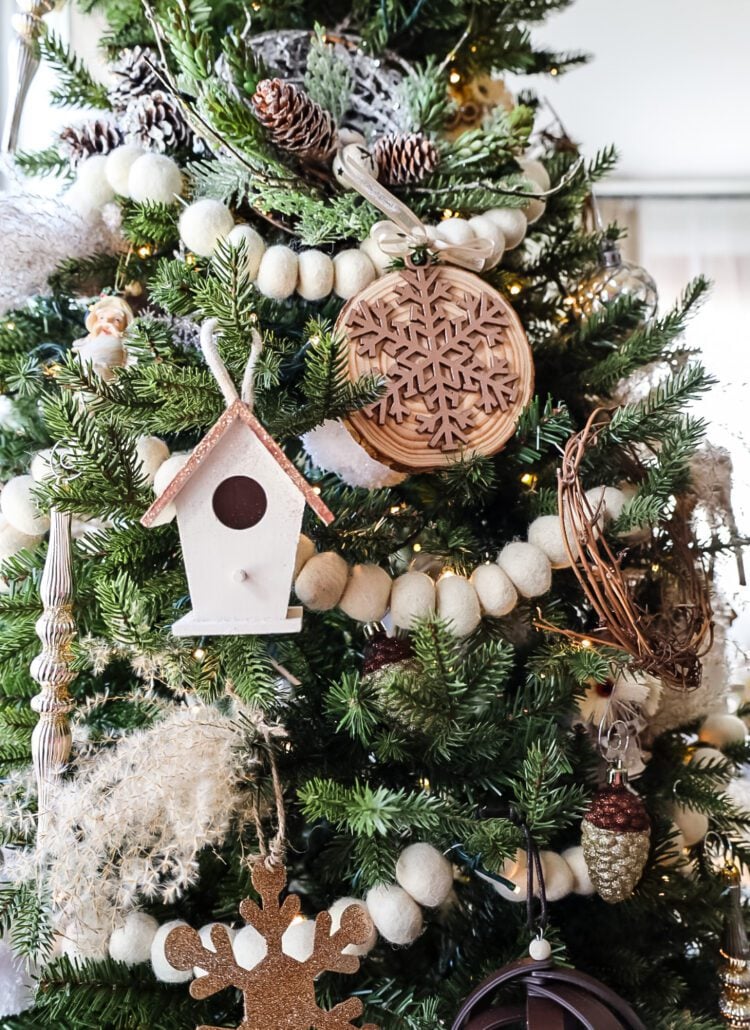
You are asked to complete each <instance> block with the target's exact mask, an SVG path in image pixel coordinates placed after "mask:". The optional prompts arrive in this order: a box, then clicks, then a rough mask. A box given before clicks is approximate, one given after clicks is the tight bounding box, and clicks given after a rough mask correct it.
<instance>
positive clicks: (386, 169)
mask: <svg viewBox="0 0 750 1030" xmlns="http://www.w3.org/2000/svg"><path fill="white" fill-rule="evenodd" d="M373 156H374V158H375V163H376V165H377V167H378V178H379V179H380V181H381V182H382V183H384V184H385V185H386V186H406V185H408V184H409V183H413V182H420V180H422V179H424V177H425V176H426V175H429V173H430V172H432V171H434V169H435V168H436V167H437V164H438V161H439V160H440V155H439V154H438V149H437V147H436V146H435V144H434V143H433V142H432V140H431V139H429V138H428V137H427V136H424V135H423V134H422V133H421V132H389V133H388V135H386V136H381V137H380V139H379V140H377V142H376V143H375V149H374V152H373Z"/></svg>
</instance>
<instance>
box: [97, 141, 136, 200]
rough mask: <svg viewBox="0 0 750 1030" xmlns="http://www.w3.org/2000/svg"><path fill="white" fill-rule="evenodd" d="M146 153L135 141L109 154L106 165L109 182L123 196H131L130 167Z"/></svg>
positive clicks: (105, 169)
mask: <svg viewBox="0 0 750 1030" xmlns="http://www.w3.org/2000/svg"><path fill="white" fill-rule="evenodd" d="M145 153H146V151H145V150H144V149H143V147H139V146H137V145H136V144H135V143H126V144H125V145H124V146H122V147H116V148H115V149H114V150H111V151H110V152H109V154H107V157H106V164H105V166H104V171H105V174H106V176H107V182H108V183H109V184H110V186H111V187H112V189H113V190H114V191H115V193H119V195H120V196H121V197H127V196H129V194H128V190H129V188H130V186H129V182H130V169H131V168H132V167H133V165H134V164H135V162H136V161H137V160H138V158H139V157H143V155H144V154H145Z"/></svg>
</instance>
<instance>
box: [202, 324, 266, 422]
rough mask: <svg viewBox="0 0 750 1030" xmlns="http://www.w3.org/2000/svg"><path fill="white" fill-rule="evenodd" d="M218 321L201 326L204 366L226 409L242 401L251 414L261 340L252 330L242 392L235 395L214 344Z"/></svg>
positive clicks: (261, 345)
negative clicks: (209, 371) (215, 384)
mask: <svg viewBox="0 0 750 1030" xmlns="http://www.w3.org/2000/svg"><path fill="white" fill-rule="evenodd" d="M217 325H218V320H217V319H215V318H209V319H206V321H205V322H204V323H203V325H202V326H201V331H200V344H201V350H202V351H203V357H204V358H205V359H206V364H207V365H208V367H209V368H210V369H211V372H212V373H213V377H214V379H215V380H216V382H217V383H218V385H219V389H220V390H221V392H222V394H223V395H224V401H225V403H226V406H227V407H228V408H231V406H232V405H233V404H234V403H235V401H237V400H242V402H243V403H244V404H246V405H247V406H248V408H249V409H250V411H251V412H252V411H253V409H254V408H255V372H256V369H257V367H258V359H259V357H260V354H261V351H262V350H263V338H262V337H261V335H260V333H259V332H258V330H257V329H253V336H252V342H251V344H250V356H249V357H248V359H247V365H246V366H245V374H244V376H243V377H242V390H241V392H240V393H237V387H236V386H235V385H234V383H233V382H232V377H231V376H230V375H229V372H228V371H227V366H226V365H225V364H224V362H223V361H222V359H221V355H220V354H219V347H218V344H217V342H216V338H217V335H218V334H217Z"/></svg>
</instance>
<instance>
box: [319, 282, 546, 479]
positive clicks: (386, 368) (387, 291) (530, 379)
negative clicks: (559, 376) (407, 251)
mask: <svg viewBox="0 0 750 1030" xmlns="http://www.w3.org/2000/svg"><path fill="white" fill-rule="evenodd" d="M336 328H337V330H338V331H340V332H341V333H342V334H344V335H345V336H346V337H347V338H348V340H349V345H350V346H349V366H348V371H349V376H350V378H351V379H352V380H356V379H358V378H359V377H360V376H362V375H366V374H368V373H370V374H372V373H376V374H380V375H382V376H383V377H384V379H385V383H386V392H385V395H384V396H383V398H382V399H381V400H379V401H376V402H375V403H374V404H371V405H369V406H368V407H367V408H364V409H362V410H361V411H357V412H355V413H354V414H352V415H350V416H349V417H348V420H347V423H346V424H347V428H348V429H349V430H350V432H351V433H352V435H353V436H354V437H355V438H356V439H357V440H358V442H359V443H360V444H362V446H363V447H364V448H365V449H366V450H367V451H368V452H369V453H370V454H371V455H372V456H373V457H374V458H377V459H378V460H379V461H383V462H385V463H386V464H388V465H390V466H391V467H393V468H397V469H401V470H404V471H407V472H422V471H428V470H430V469H439V468H442V467H443V466H444V465H446V464H449V463H450V462H453V461H455V460H456V459H457V458H458V457H459V455H460V454H461V453H466V454H483V455H492V454H496V453H497V452H498V451H499V450H501V449H502V447H503V446H504V445H505V443H506V442H507V441H508V439H509V438H510V436H511V435H512V434H513V432H514V430H515V426H516V423H517V421H518V418H519V416H520V414H521V412H522V410H523V408H524V407H525V406H526V404H527V403H528V401H529V400H530V398H531V395H532V392H533V387H534V366H533V361H532V356H531V349H530V347H529V343H528V340H527V338H526V334H525V332H524V330H523V326H522V325H521V323H520V321H519V319H518V316H517V315H516V314H515V312H514V311H513V308H512V307H511V305H510V304H509V303H508V301H507V300H506V299H505V298H504V297H503V296H502V295H501V294H500V293H498V292H497V290H495V289H493V288H492V287H491V286H489V285H488V284H487V283H485V282H484V281H483V280H482V279H480V278H479V276H476V275H474V274H473V273H471V272H467V271H466V270H464V269H460V268H454V267H452V266H448V265H422V266H410V267H407V268H405V269H403V270H399V271H397V272H391V273H390V274H389V275H386V276H384V277H383V278H382V279H379V280H377V281H376V282H374V283H372V284H371V285H370V286H368V287H367V288H366V289H365V290H363V291H362V292H361V293H360V294H358V295H357V296H356V297H353V298H352V299H351V300H350V301H349V302H348V303H347V304H346V305H345V306H344V308H343V310H342V311H341V314H340V316H339V319H338V322H337V324H336Z"/></svg>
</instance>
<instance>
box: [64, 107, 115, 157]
mask: <svg viewBox="0 0 750 1030" xmlns="http://www.w3.org/2000/svg"><path fill="white" fill-rule="evenodd" d="M122 142H123V135H122V131H121V130H120V129H119V128H118V126H117V125H115V123H114V122H112V121H109V120H108V119H106V118H97V119H95V120H94V121H92V122H85V123H84V124H83V125H69V126H68V127H67V128H66V129H63V131H62V132H61V133H60V144H61V147H62V150H63V152H64V153H65V154H66V155H67V157H68V159H69V161H70V163H71V164H72V165H73V166H74V167H75V166H76V165H77V164H79V163H80V162H81V161H85V159H86V158H87V157H91V156H92V154H108V153H109V152H110V150H114V149H115V147H119V146H120V144H121V143H122Z"/></svg>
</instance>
